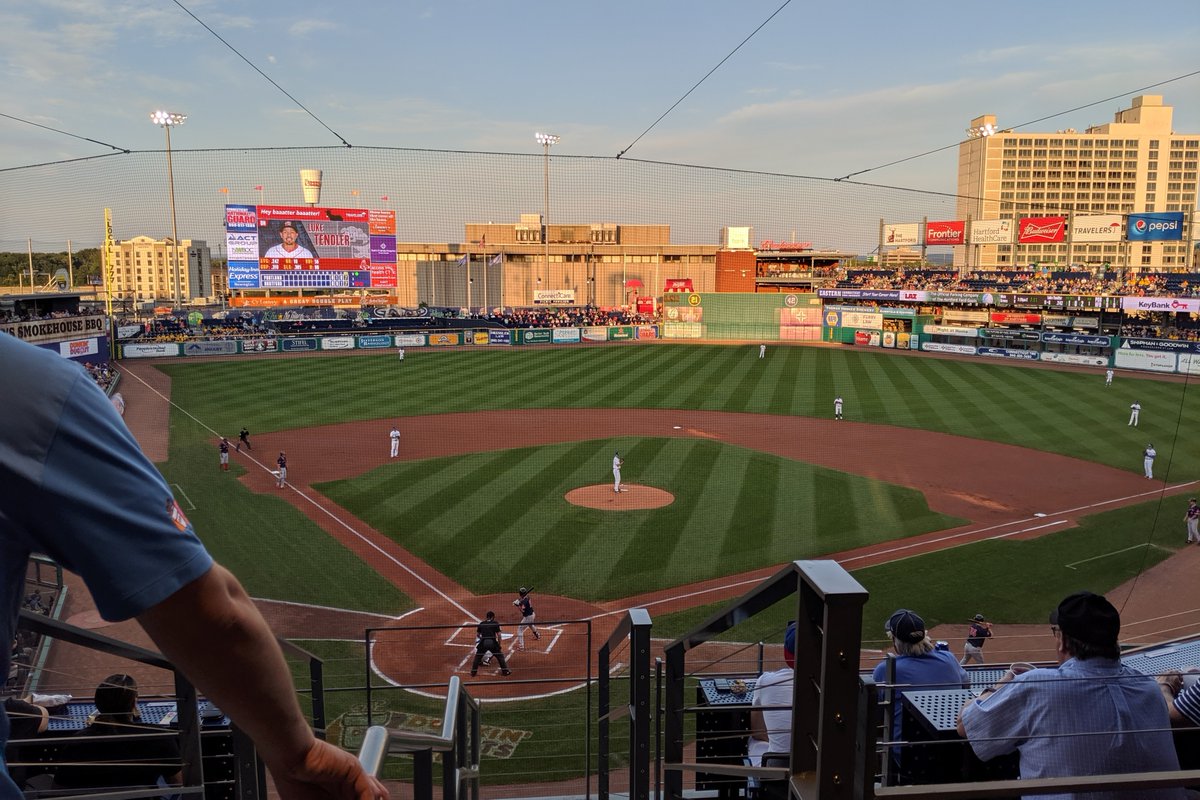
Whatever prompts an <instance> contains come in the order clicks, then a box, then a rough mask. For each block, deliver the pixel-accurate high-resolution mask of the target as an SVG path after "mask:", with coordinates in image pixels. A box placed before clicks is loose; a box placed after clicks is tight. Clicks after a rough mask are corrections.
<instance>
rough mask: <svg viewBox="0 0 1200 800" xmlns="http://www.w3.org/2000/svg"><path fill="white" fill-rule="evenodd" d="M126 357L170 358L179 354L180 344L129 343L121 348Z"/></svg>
mask: <svg viewBox="0 0 1200 800" xmlns="http://www.w3.org/2000/svg"><path fill="white" fill-rule="evenodd" d="M121 354H122V355H123V356H124V357H125V358H169V357H171V356H177V355H179V345H177V344H174V343H173V342H150V343H147V344H127V345H125V346H124V347H122V348H121Z"/></svg>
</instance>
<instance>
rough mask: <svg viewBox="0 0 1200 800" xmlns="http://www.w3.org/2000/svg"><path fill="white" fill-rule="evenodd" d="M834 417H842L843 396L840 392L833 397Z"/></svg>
mask: <svg viewBox="0 0 1200 800" xmlns="http://www.w3.org/2000/svg"><path fill="white" fill-rule="evenodd" d="M833 418H834V419H841V418H842V396H841V395H840V394H839V395H838V396H837V397H835V398H833Z"/></svg>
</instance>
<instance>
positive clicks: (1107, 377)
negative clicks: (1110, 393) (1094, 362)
mask: <svg viewBox="0 0 1200 800" xmlns="http://www.w3.org/2000/svg"><path fill="white" fill-rule="evenodd" d="M1112 379H1113V371H1112V367H1109V368H1108V370H1107V371H1106V372H1105V373H1104V385H1105V386H1112Z"/></svg>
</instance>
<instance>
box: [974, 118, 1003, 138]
mask: <svg viewBox="0 0 1200 800" xmlns="http://www.w3.org/2000/svg"><path fill="white" fill-rule="evenodd" d="M999 132H1000V131H999V130H998V129H997V128H996V125H995V123H992V122H989V123H987V124H986V125H977V126H975V127H971V128H967V138H968V139H984V138H987V137H988V136H995V135H996V134H997V133H999Z"/></svg>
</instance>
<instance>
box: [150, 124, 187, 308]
mask: <svg viewBox="0 0 1200 800" xmlns="http://www.w3.org/2000/svg"><path fill="white" fill-rule="evenodd" d="M186 119H187V114H179V113H177V112H174V111H162V110H159V111H153V112H151V113H150V121H151V122H153V123H154V124H155V125H158V126H160V127H161V128H162V129H163V130H164V131H166V132H167V186H168V188H169V189H170V192H171V254H172V258H171V261H172V263H173V264H174V270H173V272H174V280H175V298H174V305H175V308H176V309H178V308H179V295H180V288H179V226H178V225H177V224H176V221H175V172H174V169H173V168H172V165H171V128H172V127H173V126H175V125H182V124H183V123H184V120H186Z"/></svg>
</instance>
